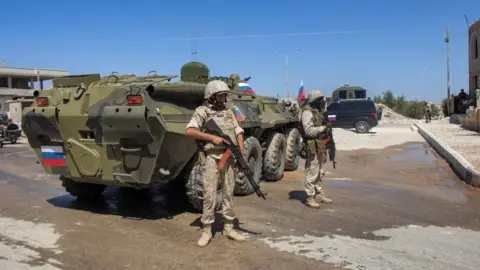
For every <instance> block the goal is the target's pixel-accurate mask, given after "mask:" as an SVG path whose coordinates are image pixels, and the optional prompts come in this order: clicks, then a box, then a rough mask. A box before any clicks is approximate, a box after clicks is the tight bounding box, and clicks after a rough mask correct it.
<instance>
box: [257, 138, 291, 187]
mask: <svg viewBox="0 0 480 270" xmlns="http://www.w3.org/2000/svg"><path fill="white" fill-rule="evenodd" d="M267 145H268V147H267V151H266V153H265V156H264V158H263V176H264V177H265V179H267V180H270V181H278V180H280V179H282V177H283V171H284V170H285V156H286V150H287V140H286V139H285V136H284V135H283V134H282V133H277V132H275V133H273V134H272V135H270V138H269V140H268V144H267Z"/></svg>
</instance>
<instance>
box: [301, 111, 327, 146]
mask: <svg viewBox="0 0 480 270" xmlns="http://www.w3.org/2000/svg"><path fill="white" fill-rule="evenodd" d="M304 111H310V112H312V115H313V117H312V121H313V126H315V127H319V126H322V125H325V124H326V123H327V121H325V117H323V114H322V113H320V112H319V111H318V110H314V109H312V107H310V106H308V105H307V106H304V107H303V108H302V110H301V112H300V121H299V123H300V127H299V130H300V134H301V135H302V137H303V139H305V140H313V139H318V138H310V137H308V136H307V134H306V133H305V130H304V129H303V123H302V115H303V112H304Z"/></svg>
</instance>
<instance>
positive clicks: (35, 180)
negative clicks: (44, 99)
mask: <svg viewBox="0 0 480 270" xmlns="http://www.w3.org/2000/svg"><path fill="white" fill-rule="evenodd" d="M391 128H393V129H401V132H400V133H402V132H404V133H405V134H404V135H402V134H398V133H399V132H398V130H397V131H394V132H389V127H388V126H386V127H379V128H377V130H378V132H377V133H376V134H365V135H357V134H354V133H353V132H350V131H341V132H340V131H339V132H338V133H337V135H338V136H337V137H336V139H337V141H338V142H339V143H338V144H339V145H340V146H341V147H339V148H340V150H339V151H338V152H337V157H338V158H337V162H338V163H337V168H336V169H335V170H334V169H333V168H332V166H331V163H330V162H329V163H328V164H327V172H328V173H327V180H326V183H325V186H326V190H327V194H328V196H330V197H331V198H332V199H333V200H334V202H333V204H331V205H322V208H321V209H311V208H307V207H305V206H304V205H303V204H302V202H301V201H302V200H303V199H304V196H305V195H304V192H303V191H302V190H303V187H302V181H303V174H302V171H301V170H299V171H297V172H293V173H287V174H285V177H284V179H282V180H281V181H279V182H275V183H263V184H262V189H263V190H264V191H265V192H267V193H268V196H267V200H266V201H263V200H262V199H261V198H258V197H256V195H255V194H253V195H250V196H246V197H236V200H235V203H236V208H235V210H236V214H237V216H238V219H239V222H238V224H239V226H240V228H241V231H242V232H243V233H244V234H245V235H246V236H247V237H248V240H247V242H245V243H235V242H233V241H230V240H228V239H226V238H225V237H224V236H223V235H221V232H219V233H217V234H216V235H215V237H214V239H213V241H212V242H211V243H210V244H209V245H208V246H207V247H206V248H198V247H197V246H196V242H197V240H198V237H199V236H200V231H199V229H200V228H199V217H200V215H199V213H196V212H194V211H192V210H191V209H190V208H189V207H188V204H186V202H185V201H181V200H180V199H179V196H178V194H175V193H172V192H168V189H167V188H166V187H155V188H151V189H149V190H146V191H138V192H134V191H132V190H128V189H120V188H109V189H107V190H106V192H105V193H104V201H103V202H102V203H96V204H95V203H91V204H89V203H80V202H77V201H76V200H75V198H74V197H72V196H70V195H67V194H66V193H65V191H64V190H63V188H62V187H61V185H60V183H59V181H58V180H57V179H56V178H53V177H47V176H45V175H43V173H42V170H41V168H40V165H37V164H36V159H35V156H34V155H33V153H32V152H31V151H30V150H29V149H28V147H27V146H25V145H5V147H4V148H2V149H0V161H1V167H0V269H215V268H216V267H218V269H336V268H338V269H340V268H342V267H343V268H346V269H388V268H390V269H476V268H477V267H478V265H479V264H480V256H479V255H480V254H479V251H478V250H480V233H479V232H478V230H479V229H480V193H479V192H478V191H476V190H473V189H472V188H469V187H468V186H466V185H465V184H463V183H462V182H461V181H459V180H458V179H457V178H456V176H455V175H454V174H453V173H452V172H451V170H450V168H449V167H448V166H447V164H446V163H445V162H444V161H443V160H442V159H440V158H439V157H437V155H436V154H435V153H433V152H432V150H431V148H430V147H428V146H427V145H425V143H424V142H422V141H421V139H419V138H418V137H417V136H416V135H412V131H411V130H410V128H409V126H401V127H397V126H395V127H393V126H392V127H391ZM390 131H391V130H390ZM392 134H395V136H397V137H398V138H400V139H401V140H400V141H395V140H394V138H393V137H392V136H393V135H392ZM361 136H364V137H361ZM367 136H369V139H368V140H369V141H370V146H369V145H367V144H365V143H364V144H363V146H362V147H363V148H368V147H370V148H379V147H376V146H378V144H379V143H380V141H382V142H381V143H382V144H385V141H389V142H390V144H394V145H391V146H388V147H386V148H380V149H357V150H342V149H354V148H355V147H353V146H352V145H350V146H348V145H344V144H342V143H340V141H342V140H343V141H351V142H353V143H355V142H357V141H362V140H363V141H365V140H366V139H365V138H366V137H367ZM405 136H412V137H411V139H409V140H410V141H411V142H410V143H404V141H402V140H403V139H404V138H405ZM398 142H400V143H402V144H396V143H398ZM342 145H343V146H342ZM357 148H358V147H357ZM302 169H303V168H302ZM219 220H220V219H219ZM216 229H217V230H220V229H221V223H220V222H218V223H217V224H216Z"/></svg>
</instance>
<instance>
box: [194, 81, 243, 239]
mask: <svg viewBox="0 0 480 270" xmlns="http://www.w3.org/2000/svg"><path fill="white" fill-rule="evenodd" d="M229 91H230V89H229V88H228V85H227V84H226V83H225V82H223V81H220V80H214V81H211V82H209V83H208V84H207V86H206V88H205V100H206V102H205V103H204V105H202V106H200V107H198V108H197V109H196V110H195V113H194V114H193V116H192V119H191V120H190V122H189V123H188V125H187V127H186V131H185V134H186V135H188V136H191V137H193V138H195V139H197V140H199V141H203V142H204V143H203V145H202V149H201V151H203V152H204V153H205V159H206V160H205V174H204V176H203V179H204V183H203V188H204V190H203V214H202V218H201V222H202V224H203V232H202V236H201V237H200V239H199V240H198V245H199V246H201V247H203V246H206V245H207V244H208V243H209V241H210V240H211V238H212V228H211V226H212V224H213V222H214V220H215V202H216V198H215V197H216V195H217V183H218V182H220V183H222V184H223V185H222V186H223V203H222V210H223V217H224V224H225V225H224V229H223V234H224V235H226V236H227V237H229V238H230V239H233V240H236V241H245V236H243V235H241V234H239V233H238V232H236V231H235V230H234V229H233V219H234V218H235V214H234V212H233V188H234V186H235V178H234V166H235V164H234V163H233V162H232V161H231V160H230V161H229V162H227V164H226V165H225V166H224V168H223V169H222V170H221V171H219V170H218V169H217V163H218V161H219V160H220V158H221V156H222V154H223V153H224V152H225V150H226V149H227V143H228V142H227V141H225V140H224V139H222V138H221V137H219V136H216V135H215V134H213V133H209V132H208V131H206V129H205V126H204V125H205V123H206V122H207V121H208V120H210V119H214V121H215V122H216V123H217V125H218V126H219V127H220V128H221V129H222V131H223V132H224V133H225V134H226V135H228V136H229V137H230V139H232V141H233V142H234V143H235V144H236V145H238V147H239V148H240V151H241V152H242V153H243V151H244V145H243V129H242V128H241V127H240V126H239V124H238V122H237V120H236V119H235V116H234V114H233V111H232V110H230V109H227V108H226V107H225V102H226V98H227V94H228V92H229Z"/></svg>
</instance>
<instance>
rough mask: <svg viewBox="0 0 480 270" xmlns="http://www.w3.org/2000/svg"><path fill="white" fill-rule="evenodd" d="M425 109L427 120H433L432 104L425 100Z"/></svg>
mask: <svg viewBox="0 0 480 270" xmlns="http://www.w3.org/2000/svg"><path fill="white" fill-rule="evenodd" d="M423 111H424V113H425V122H426V123H430V122H432V106H431V105H430V102H427V101H425V108H424V109H423Z"/></svg>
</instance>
